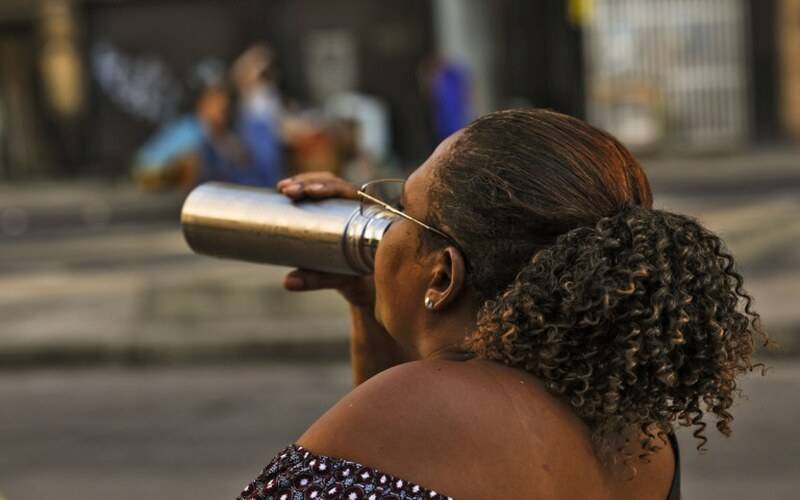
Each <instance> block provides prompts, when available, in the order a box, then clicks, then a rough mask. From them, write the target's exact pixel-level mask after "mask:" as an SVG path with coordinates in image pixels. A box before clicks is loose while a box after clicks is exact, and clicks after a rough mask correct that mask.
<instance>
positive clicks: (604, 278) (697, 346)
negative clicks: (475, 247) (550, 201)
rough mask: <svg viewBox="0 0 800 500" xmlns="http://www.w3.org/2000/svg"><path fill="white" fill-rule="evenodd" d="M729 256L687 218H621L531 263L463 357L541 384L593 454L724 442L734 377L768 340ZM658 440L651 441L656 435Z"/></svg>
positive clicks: (490, 309) (488, 314) (484, 313)
mask: <svg viewBox="0 0 800 500" xmlns="http://www.w3.org/2000/svg"><path fill="white" fill-rule="evenodd" d="M752 302H753V300H752V298H751V297H750V295H748V294H747V292H746V291H745V290H744V289H743V288H742V277H741V275H740V274H739V273H738V272H737V271H736V269H735V266H734V260H733V257H732V256H731V255H730V253H729V252H728V251H727V250H726V249H725V247H724V244H723V242H722V241H721V240H720V238H719V237H717V236H716V235H715V234H713V233H712V232H710V231H709V230H707V229H705V228H704V227H702V226H701V225H700V224H699V223H698V222H697V221H695V220H694V219H692V218H690V217H687V216H683V215H677V214H673V213H669V212H666V211H662V210H654V209H649V208H644V207H637V206H633V207H627V208H625V209H623V210H622V211H620V212H619V213H618V214H616V215H614V216H612V217H605V218H602V219H600V220H599V221H598V222H597V223H596V224H595V225H594V226H593V227H579V228H576V229H573V230H571V231H569V232H567V233H566V234H563V235H561V236H559V237H558V238H557V239H556V241H555V244H553V245H551V246H549V247H547V248H545V249H543V250H540V251H538V252H536V254H535V255H534V256H533V258H532V259H530V261H529V262H528V263H527V264H526V265H525V267H524V268H523V269H522V270H521V271H519V273H518V274H517V275H516V277H515V278H514V280H513V281H512V282H511V284H510V285H509V286H508V287H507V288H506V289H505V290H504V291H502V292H501V293H500V294H499V295H497V297H495V298H494V299H493V300H489V301H487V302H486V303H485V304H484V305H483V307H482V308H481V310H480V312H479V315H478V328H477V330H476V331H475V333H473V334H472V335H471V336H470V337H469V338H468V340H467V347H468V348H469V349H471V350H472V351H473V352H475V353H476V354H477V355H479V356H480V357H483V358H486V359H490V360H494V361H498V362H501V363H504V364H506V365H510V366H514V367H518V368H521V369H524V370H527V371H528V372H530V373H532V374H534V375H535V376H536V377H538V378H539V379H541V380H542V381H543V382H544V383H545V384H546V386H547V388H548V389H549V390H550V391H551V392H553V393H554V394H556V395H558V396H560V397H561V398H563V399H564V400H565V401H567V402H568V403H569V404H570V405H571V406H572V408H573V409H574V411H575V412H576V413H577V414H578V415H579V416H580V417H581V418H582V419H583V420H584V421H585V422H586V423H587V424H588V425H589V428H590V429H591V431H592V438H593V441H594V442H595V444H596V445H599V446H600V449H601V450H605V451H612V452H613V451H620V450H621V447H616V446H613V445H612V444H611V443H612V442H614V436H620V435H623V436H624V435H627V433H628V432H629V431H630V430H631V429H635V430H641V431H643V432H644V435H646V436H647V438H645V439H643V440H642V441H641V445H642V447H643V453H642V454H641V455H640V458H644V457H646V456H647V455H648V454H649V453H651V452H652V451H654V450H656V449H658V448H657V447H656V446H654V444H653V440H654V438H655V437H656V436H657V435H660V434H662V433H668V432H671V431H672V426H673V424H674V423H678V424H680V425H685V426H693V427H694V428H695V431H694V435H695V437H697V438H698V439H699V440H700V443H699V444H698V448H702V446H703V445H704V444H705V442H706V441H707V439H706V437H705V435H704V428H705V426H706V424H705V423H704V421H703V419H704V416H706V415H708V414H711V415H713V416H714V417H715V418H716V427H717V429H718V430H719V431H720V432H721V433H722V434H724V435H726V436H727V435H730V433H731V422H732V421H733V416H732V415H731V414H730V413H729V412H728V410H729V409H730V407H731V405H732V403H733V398H734V395H735V394H736V390H737V385H736V379H735V378H736V376H737V375H738V374H740V373H743V372H747V371H751V370H752V369H753V368H754V366H753V365H752V363H751V359H750V358H751V354H752V353H753V349H754V342H755V338H756V337H758V339H759V340H760V341H763V342H764V344H765V345H766V344H767V343H768V339H767V337H766V335H765V333H764V332H763V330H762V328H761V324H760V316H759V315H758V313H756V312H755V311H753V310H752ZM662 437H663V436H662Z"/></svg>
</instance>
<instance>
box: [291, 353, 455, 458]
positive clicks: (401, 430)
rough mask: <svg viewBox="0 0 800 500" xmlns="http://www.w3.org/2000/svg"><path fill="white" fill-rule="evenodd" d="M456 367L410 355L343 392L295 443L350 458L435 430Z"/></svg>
mask: <svg viewBox="0 0 800 500" xmlns="http://www.w3.org/2000/svg"><path fill="white" fill-rule="evenodd" d="M460 370H461V369H460V367H458V366H457V363H453V362H445V361H442V362H439V361H415V362H410V363H404V364H401V365H398V366H395V367H393V368H390V369H388V370H385V371H383V372H381V373H379V374H378V375H376V376H374V377H372V378H370V379H369V380H367V381H366V382H364V383H363V384H361V385H359V386H358V387H356V388H355V389H353V390H352V391H351V392H350V393H348V394H347V395H346V396H345V397H343V398H342V399H341V400H340V401H339V402H338V403H337V404H335V405H334V406H333V407H332V408H331V409H330V410H329V411H328V412H327V413H325V414H324V415H323V416H322V417H320V419H319V420H317V421H316V422H315V423H314V424H313V425H312V426H311V427H310V428H309V429H308V430H307V431H306V432H305V434H303V435H302V436H301V437H300V439H299V440H298V444H300V445H302V446H304V447H306V448H308V449H310V450H312V451H314V452H317V453H322V454H329V455H332V456H339V457H341V458H350V459H355V458H356V457H354V456H353V455H359V456H363V457H365V458H371V457H372V454H373V452H375V453H382V452H383V451H385V450H386V449H388V448H391V449H394V450H398V447H399V448H407V447H411V446H413V444H414V443H415V442H422V441H427V438H428V437H430V436H431V435H439V434H440V432H439V429H438V427H439V426H440V425H439V424H440V422H441V419H442V418H443V417H445V416H446V414H447V413H449V412H448V411H447V410H448V408H447V407H448V406H449V401H450V400H451V397H450V396H451V392H450V390H451V389H452V388H453V386H454V385H458V372H459V371H460ZM342 455H348V456H347V457H344V456H342Z"/></svg>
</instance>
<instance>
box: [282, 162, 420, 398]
mask: <svg viewBox="0 0 800 500" xmlns="http://www.w3.org/2000/svg"><path fill="white" fill-rule="evenodd" d="M278 191H279V192H281V193H283V194H284V195H286V196H288V197H289V198H291V199H292V200H295V201H299V200H303V199H323V198H347V199H355V198H357V197H358V195H357V193H358V189H357V188H356V187H355V186H354V185H352V184H350V183H349V182H347V181H345V180H344V179H340V178H338V177H336V176H334V175H333V174H330V173H327V172H311V173H307V174H300V175H296V176H294V177H290V178H288V179H284V180H282V181H280V182H279V183H278ZM283 286H284V288H286V289H287V290H290V291H293V292H304V291H309V290H323V289H328V288H330V289H334V290H337V291H338V292H339V293H341V294H342V296H344V298H345V299H346V300H347V301H348V302H349V303H350V306H351V307H350V316H351V319H352V323H353V328H352V331H351V335H350V357H351V365H352V369H353V382H354V384H355V385H358V384H360V383H361V382H364V381H365V380H367V379H368V378H370V377H372V376H373V375H375V374H377V373H379V372H381V371H383V370H385V369H387V368H391V367H392V366H395V365H398V364H400V363H404V362H406V361H410V360H411V359H413V358H412V357H411V356H409V355H408V354H407V353H405V352H404V351H403V349H402V348H401V347H400V346H399V345H398V344H397V342H396V341H395V340H394V339H393V338H392V336H391V335H390V334H389V332H387V331H386V329H385V328H383V326H381V324H380V323H379V322H378V321H377V320H376V319H375V314H374V309H375V282H374V280H373V278H372V276H371V275H370V276H347V275H343V274H332V273H324V272H320V271H310V270H307V269H295V270H294V271H292V272H290V273H289V274H287V275H286V278H285V279H284V280H283Z"/></svg>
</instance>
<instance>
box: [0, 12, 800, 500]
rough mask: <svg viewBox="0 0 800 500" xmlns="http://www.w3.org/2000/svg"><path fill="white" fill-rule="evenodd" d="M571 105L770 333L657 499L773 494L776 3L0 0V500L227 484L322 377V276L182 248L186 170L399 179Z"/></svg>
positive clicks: (782, 24)
mask: <svg viewBox="0 0 800 500" xmlns="http://www.w3.org/2000/svg"><path fill="white" fill-rule="evenodd" d="M519 106H535V107H545V108H552V109H555V110H558V111H561V112H565V113H568V114H572V115H575V116H578V117H581V118H584V119H586V120H588V121H590V122H591V123H593V124H595V125H597V126H599V127H602V128H605V129H607V130H609V131H610V132H612V133H613V134H615V135H616V136H617V137H619V138H620V139H621V140H622V141H623V142H625V143H626V144H627V145H628V146H629V147H630V148H631V149H632V150H633V151H634V152H635V153H636V154H637V155H638V156H639V158H640V159H641V160H642V162H643V164H644V166H645V168H646V170H647V172H648V175H649V177H650V179H651V183H652V185H653V189H654V192H655V198H656V204H657V205H658V206H659V207H661V208H666V209H669V210H673V211H680V212H684V213H688V214H691V215H693V216H696V217H698V218H699V219H700V220H701V222H703V223H704V224H706V225H707V226H708V227H710V228H711V229H713V230H715V231H717V232H718V233H719V234H721V235H722V236H723V238H724V239H725V240H726V242H727V243H728V245H729V247H730V248H731V250H732V252H733V254H734V255H735V256H736V257H737V258H738V264H739V268H740V271H741V272H742V273H743V274H744V276H745V284H746V288H747V289H748V290H749V291H750V292H751V293H752V294H753V295H754V296H755V298H756V308H757V309H758V310H759V311H760V312H761V313H762V315H763V317H764V323H765V326H766V328H767V330H768V331H769V332H770V333H771V335H772V336H773V337H774V338H775V339H776V340H777V341H778V342H779V343H780V345H781V348H780V349H779V350H777V351H772V352H761V353H759V358H760V359H761V360H762V361H764V362H765V363H766V364H767V365H769V366H770V367H772V369H771V371H770V372H769V373H768V375H767V376H766V377H760V376H750V377H748V378H747V379H746V380H745V381H744V382H743V388H744V390H745V394H746V395H747V396H748V398H747V399H744V400H742V401H741V402H739V403H738V405H737V407H736V408H735V409H734V415H735V416H736V422H735V424H734V435H733V437H732V438H731V439H724V438H722V437H721V436H718V435H715V434H714V433H713V432H710V433H709V434H710V436H711V441H710V443H709V448H710V449H709V451H708V452H707V453H705V454H702V455H701V454H699V453H697V452H696V451H695V450H694V442H693V440H692V438H691V435H688V436H685V435H684V436H681V438H682V441H683V443H684V445H683V460H684V465H683V468H684V470H683V472H684V481H685V483H684V498H687V499H691V498H703V499H723V498H725V499H753V498H759V499H796V498H797V495H798V494H797V491H798V488H799V487H800V480H798V478H797V471H798V470H800V444H799V443H800V439H798V435H797V431H796V422H797V420H798V418H800V398H798V397H797V394H798V393H800V359H799V358H798V355H800V245H798V243H800V0H536V1H533V0H381V1H377V0H291V1H289V0H224V1H223V0H192V1H189V0H159V1H156V0H0V499H2V500H19V499H26V498H41V497H43V496H44V497H50V496H58V497H59V498H64V499H93V498H102V497H113V498H117V499H129V498H130V499H140V498H154V499H155V498H195V499H206V498H208V499H212V498H233V497H234V496H235V495H237V494H238V492H239V491H240V490H241V488H242V487H243V486H244V485H245V483H246V482H247V481H249V480H250V479H251V478H252V477H254V476H255V475H256V473H257V472H258V471H260V469H261V468H262V467H263V466H264V465H265V464H266V462H267V461H268V460H269V459H270V458H271V457H272V455H273V453H274V452H275V451H277V450H278V449H279V448H282V447H283V446H285V445H286V444H288V443H290V442H291V441H292V440H294V439H295V438H296V437H297V436H298V435H299V434H300V433H301V432H302V431H303V430H304V429H305V427H306V426H307V425H309V424H310V423H311V422H313V421H314V420H315V419H316V417H317V416H318V415H319V414H321V412H323V411H324V410H325V409H326V408H327V407H328V406H329V405H330V404H332V403H333V402H335V401H336V400H337V399H338V398H339V397H341V396H342V395H343V394H344V393H345V392H346V391H347V390H348V389H349V386H350V375H349V368H348V365H347V355H348V348H347V332H348V317H347V310H346V308H345V306H344V303H343V302H342V301H341V300H339V299H338V297H337V296H336V295H335V294H334V293H332V292H318V293H310V294H305V295H302V296H297V295H291V296H290V295H289V294H287V293H284V292H283V291H282V289H281V286H280V282H281V278H282V276H283V274H284V273H285V272H286V269H281V268H276V267H269V266H256V265H252V264H245V263H239V262H232V261H220V260H214V259H210V258H207V257H201V256H197V255H193V254H192V253H190V251H189V249H188V247H187V246H186V244H185V243H184V241H183V239H182V236H181V233H180V226H179V213H180V206H181V203H182V201H183V198H184V197H185V195H186V193H187V192H188V191H189V190H190V189H191V188H192V187H193V186H194V185H196V184H197V183H199V182H203V181H205V180H225V181H229V182H237V183H240V184H248V185H260V186H271V185H273V184H274V183H275V181H276V180H277V179H279V178H281V177H283V176H288V175H291V174H294V173H298V172H304V171H311V170H328V171H331V172H335V173H337V174H339V175H342V176H344V177H346V178H348V179H350V180H352V181H353V182H360V181H363V180H366V179H369V178H374V177H381V176H403V175H406V174H407V173H408V172H410V171H411V170H413V169H414V168H415V166H416V165H418V164H419V163H420V162H421V161H422V160H423V159H424V158H425V157H426V156H427V155H428V154H429V153H430V152H431V151H432V149H433V147H434V146H435V145H436V144H437V143H438V142H439V141H440V140H441V139H442V138H443V137H445V136H447V135H448V134H450V133H451V132H452V131H454V130H457V129H458V128H460V127H461V126H463V125H464V124H466V123H467V122H469V121H470V120H471V119H473V118H474V117H477V116H479V115H480V114H482V113H485V112H488V111H491V110H496V109H502V108H508V107H519Z"/></svg>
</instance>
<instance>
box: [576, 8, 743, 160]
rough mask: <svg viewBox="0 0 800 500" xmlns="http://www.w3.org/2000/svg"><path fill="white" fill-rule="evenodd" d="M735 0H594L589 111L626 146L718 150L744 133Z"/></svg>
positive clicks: (740, 29) (587, 49)
mask: <svg viewBox="0 0 800 500" xmlns="http://www.w3.org/2000/svg"><path fill="white" fill-rule="evenodd" d="M745 7H746V6H745V4H744V2H743V1H742V0H595V1H594V9H593V13H592V16H591V19H590V22H589V25H588V26H587V30H586V36H585V44H586V45H585V54H586V56H585V57H586V61H585V63H586V78H587V82H586V83H587V101H588V102H587V112H588V115H589V120H590V121H592V122H593V123H595V124H597V125H598V126H600V127H603V128H605V129H607V130H609V131H610V132H612V133H613V134H615V135H616V136H618V137H619V138H620V139H621V140H622V141H623V142H625V143H626V144H628V145H629V146H631V147H633V148H635V149H640V150H641V149H658V148H667V149H671V150H685V151H690V152H698V151H714V150H724V149H729V148H732V147H737V146H741V145H743V144H744V143H746V142H747V140H748V138H749V121H750V116H749V115H750V113H749V106H750V104H749V102H750V97H749V90H748V89H749V85H748V74H749V73H748V70H747V58H746V47H747V45H748V39H747V30H746V21H747V18H746V17H745V16H746V15H747V11H746V8H745Z"/></svg>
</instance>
